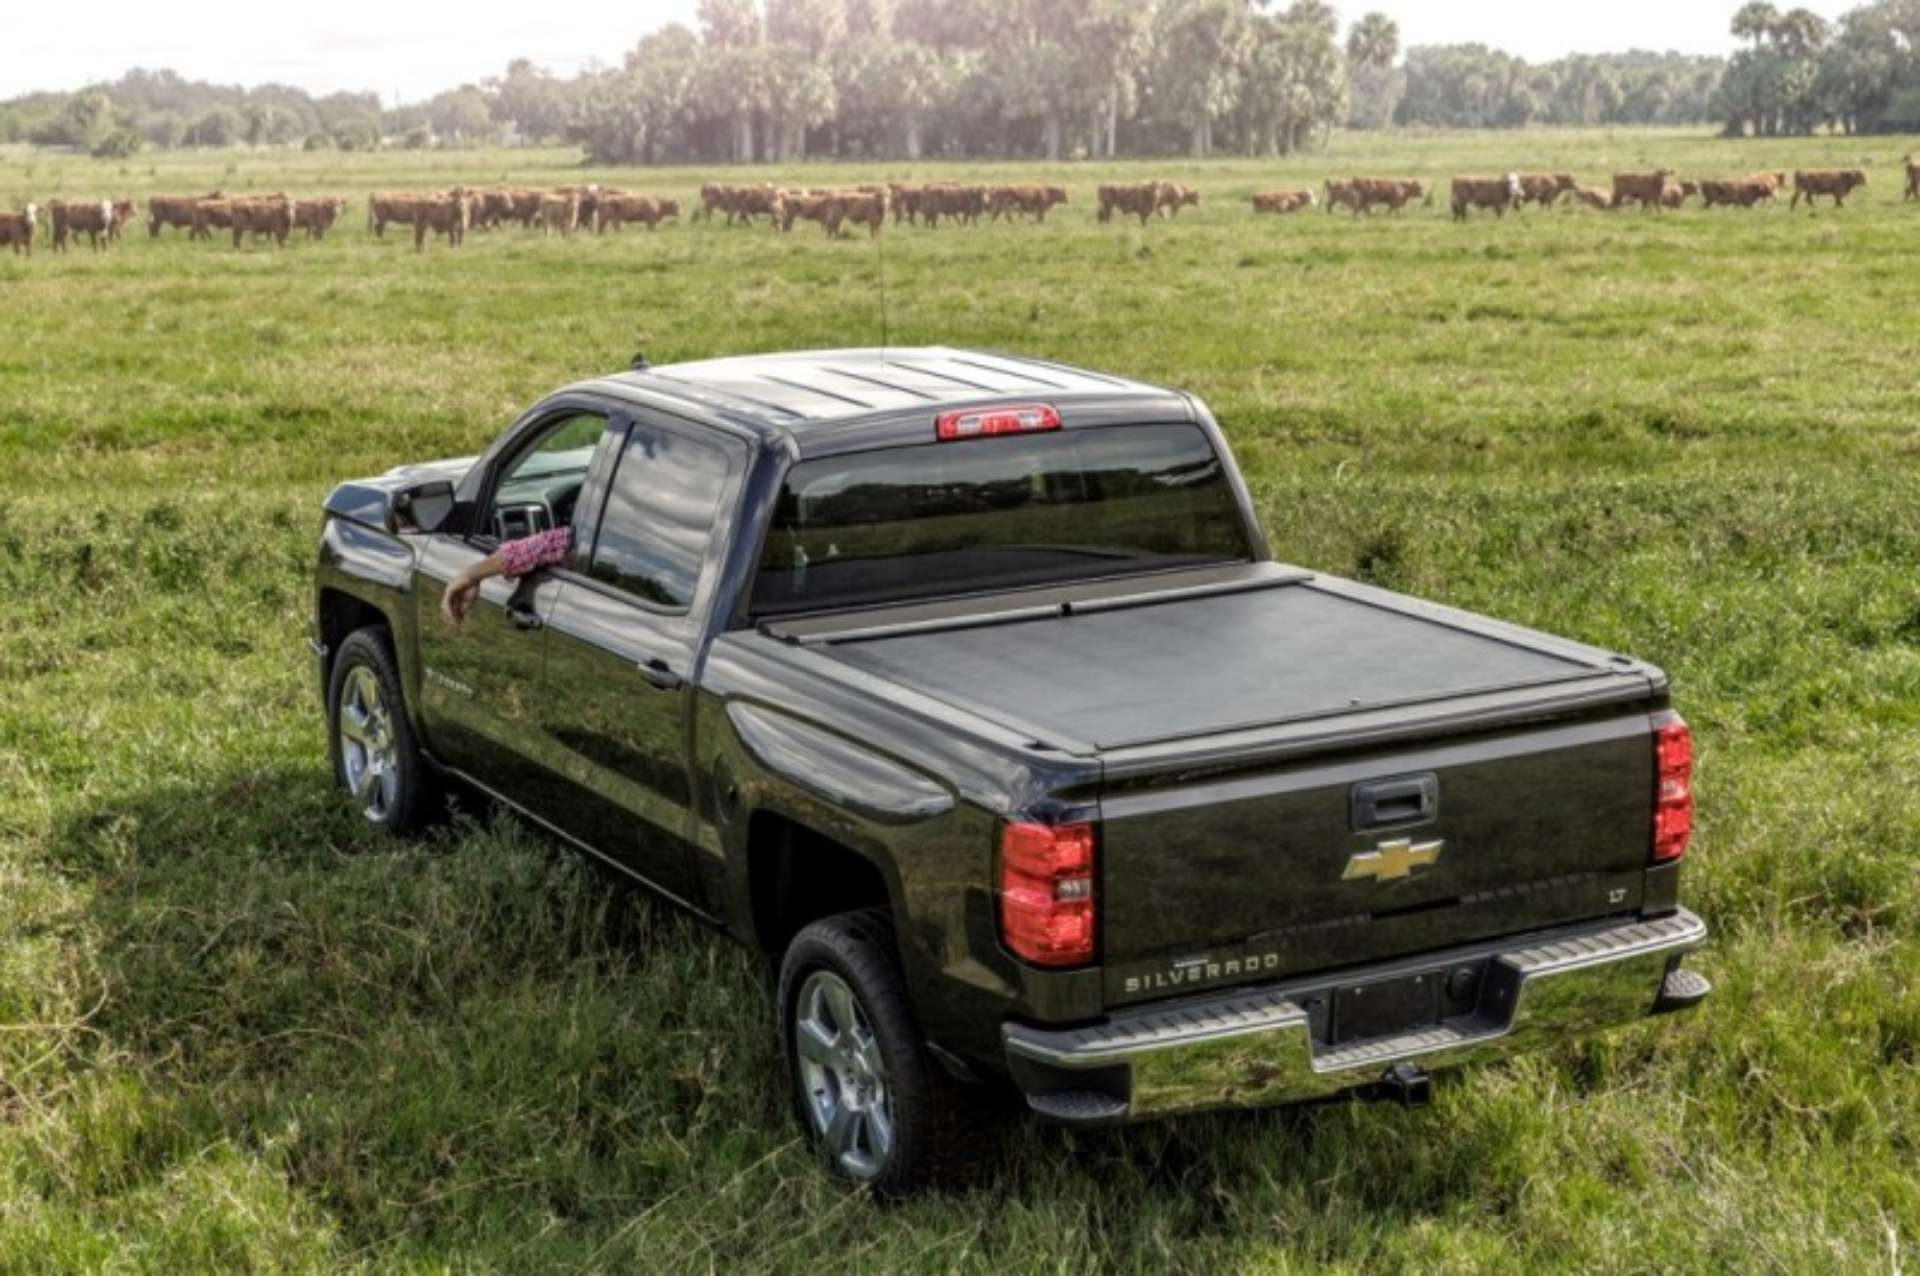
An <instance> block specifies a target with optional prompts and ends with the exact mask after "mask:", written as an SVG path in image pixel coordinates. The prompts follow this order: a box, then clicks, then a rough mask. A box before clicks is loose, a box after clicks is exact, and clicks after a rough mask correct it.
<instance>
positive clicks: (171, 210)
mask: <svg viewBox="0 0 1920 1276" xmlns="http://www.w3.org/2000/svg"><path fill="white" fill-rule="evenodd" d="M226 197H227V194H226V192H225V191H218V190H213V191H208V192H207V193H206V194H204V195H155V196H153V197H152V198H151V199H149V200H148V201H147V237H148V238H150V239H158V238H160V231H161V228H162V227H165V226H171V227H173V228H174V229H175V230H184V231H187V232H189V233H191V232H192V230H193V206H194V205H195V204H197V203H199V202H200V201H201V200H203V199H225V198H226Z"/></svg>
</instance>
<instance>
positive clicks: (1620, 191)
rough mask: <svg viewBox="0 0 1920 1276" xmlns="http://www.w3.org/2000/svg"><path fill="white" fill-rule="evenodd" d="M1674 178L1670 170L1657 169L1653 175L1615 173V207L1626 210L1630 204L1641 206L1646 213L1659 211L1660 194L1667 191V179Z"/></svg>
mask: <svg viewBox="0 0 1920 1276" xmlns="http://www.w3.org/2000/svg"><path fill="white" fill-rule="evenodd" d="M1672 176H1673V170H1672V169H1670V168H1656V169H1654V170H1653V171H1652V172H1651V173H1615V174H1614V175H1613V206H1614V207H1615V208H1625V207H1626V206H1627V205H1628V204H1636V203H1637V204H1639V205H1640V208H1641V210H1642V211H1643V212H1644V211H1646V210H1649V209H1653V210H1658V209H1659V207H1660V194H1661V192H1662V191H1664V190H1666V189H1667V179H1668V178H1669V177H1672Z"/></svg>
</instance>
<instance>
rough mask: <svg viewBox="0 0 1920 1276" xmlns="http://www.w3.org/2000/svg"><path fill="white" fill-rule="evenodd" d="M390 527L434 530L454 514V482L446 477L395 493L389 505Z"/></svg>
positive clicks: (390, 528) (400, 530)
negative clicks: (448, 480) (450, 481)
mask: <svg viewBox="0 0 1920 1276" xmlns="http://www.w3.org/2000/svg"><path fill="white" fill-rule="evenodd" d="M388 509H389V513H388V518H387V522H388V524H389V530H390V531H395V532H434V531H438V530H439V529H440V524H442V523H444V522H446V521H447V515H449V514H451V513H453V484H452V483H449V482H447V481H446V480H445V479H435V480H434V481H432V482H430V483H416V484H414V485H413V486H412V487H403V488H401V489H400V490H399V491H398V492H395V493H394V494H393V502H392V504H391V505H390V506H389V507H388Z"/></svg>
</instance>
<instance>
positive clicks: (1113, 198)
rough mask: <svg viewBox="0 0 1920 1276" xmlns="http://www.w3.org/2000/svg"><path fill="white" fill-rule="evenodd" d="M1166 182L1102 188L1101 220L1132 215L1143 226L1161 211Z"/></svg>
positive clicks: (1137, 183)
mask: <svg viewBox="0 0 1920 1276" xmlns="http://www.w3.org/2000/svg"><path fill="white" fill-rule="evenodd" d="M1167 185H1168V183H1166V182H1133V183H1130V184H1119V185H1111V186H1102V187H1101V188H1100V213H1099V217H1100V220H1101V221H1103V222H1107V221H1112V220H1113V215H1114V214H1115V213H1131V214H1133V215H1134V216H1136V217H1138V218H1139V219H1140V224H1141V225H1142V226H1144V225H1146V224H1147V219H1148V218H1149V217H1152V216H1153V215H1154V213H1155V212H1157V211H1159V208H1160V204H1161V201H1162V199H1163V198H1164V192H1163V190H1162V188H1163V187H1165V186H1167Z"/></svg>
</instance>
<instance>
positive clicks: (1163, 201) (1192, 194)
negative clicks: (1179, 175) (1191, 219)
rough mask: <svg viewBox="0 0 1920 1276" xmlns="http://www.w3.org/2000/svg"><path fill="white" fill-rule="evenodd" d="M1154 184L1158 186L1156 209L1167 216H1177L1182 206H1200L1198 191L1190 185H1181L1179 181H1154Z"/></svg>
mask: <svg viewBox="0 0 1920 1276" xmlns="http://www.w3.org/2000/svg"><path fill="white" fill-rule="evenodd" d="M1155 185H1157V186H1158V187H1159V188H1160V194H1159V196H1158V199H1157V205H1158V211H1159V212H1162V213H1165V214H1166V215H1167V216H1169V217H1178V216H1179V215H1180V210H1181V209H1183V208H1187V207H1194V208H1198V207H1199V206H1200V192H1199V191H1197V190H1195V189H1193V187H1191V186H1182V185H1181V184H1180V183H1179V182H1156V183H1155Z"/></svg>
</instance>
